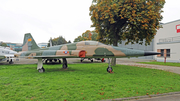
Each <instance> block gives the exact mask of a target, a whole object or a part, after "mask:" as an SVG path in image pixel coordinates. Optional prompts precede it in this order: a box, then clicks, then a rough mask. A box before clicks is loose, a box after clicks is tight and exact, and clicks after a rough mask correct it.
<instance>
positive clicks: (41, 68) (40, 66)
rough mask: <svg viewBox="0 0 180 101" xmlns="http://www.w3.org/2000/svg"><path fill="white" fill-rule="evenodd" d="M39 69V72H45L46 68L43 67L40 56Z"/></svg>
mask: <svg viewBox="0 0 180 101" xmlns="http://www.w3.org/2000/svg"><path fill="white" fill-rule="evenodd" d="M37 70H38V71H39V73H43V72H45V69H44V68H43V63H42V58H38V66H37Z"/></svg>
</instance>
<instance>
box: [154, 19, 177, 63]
mask: <svg viewBox="0 0 180 101" xmlns="http://www.w3.org/2000/svg"><path fill="white" fill-rule="evenodd" d="M179 24H180V20H176V21H173V22H169V23H165V24H163V25H162V26H163V28H161V29H159V30H158V31H157V34H156V36H155V38H154V41H155V42H154V51H157V49H170V53H171V54H170V57H167V62H180V38H179V39H178V40H177V39H176V40H175V38H178V37H180V33H177V30H176V25H179ZM167 38H168V41H166V42H160V41H159V39H167ZM155 59H156V60H157V61H164V58H163V57H157V56H155Z"/></svg>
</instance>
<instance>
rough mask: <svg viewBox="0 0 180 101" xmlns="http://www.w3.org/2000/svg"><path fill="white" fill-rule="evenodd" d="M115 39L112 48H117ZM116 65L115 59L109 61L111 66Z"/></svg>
mask: <svg viewBox="0 0 180 101" xmlns="http://www.w3.org/2000/svg"><path fill="white" fill-rule="evenodd" d="M117 42H118V41H117V39H116V40H115V41H114V42H113V46H117ZM115 65H116V58H112V59H111V66H115Z"/></svg>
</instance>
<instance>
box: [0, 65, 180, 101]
mask: <svg viewBox="0 0 180 101" xmlns="http://www.w3.org/2000/svg"><path fill="white" fill-rule="evenodd" d="M36 66H37V65H0V101H24V100H33V101H37V100H38V101H42V100H48V101H57V100H58V101H65V100H66V101H80V100H85V101H91V100H92V101H96V100H102V99H115V98H124V97H132V96H142V95H147V94H148V95H151V94H160V93H168V92H175V91H179V90H180V86H179V84H180V76H179V75H178V74H175V73H171V72H166V71H162V70H155V69H149V68H140V67H132V66H124V65H117V66H114V67H113V70H114V73H113V74H109V73H107V72H106V67H108V64H106V63H94V64H69V65H68V66H69V67H68V69H67V70H64V69H61V67H62V66H61V65H44V66H43V67H44V68H45V69H46V72H44V73H38V72H37V69H36ZM167 81H168V82H167Z"/></svg>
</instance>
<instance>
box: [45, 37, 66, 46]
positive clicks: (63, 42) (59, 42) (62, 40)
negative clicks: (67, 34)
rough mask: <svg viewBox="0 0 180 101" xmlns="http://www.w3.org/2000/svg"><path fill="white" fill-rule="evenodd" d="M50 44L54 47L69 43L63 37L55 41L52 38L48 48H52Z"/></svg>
mask: <svg viewBox="0 0 180 101" xmlns="http://www.w3.org/2000/svg"><path fill="white" fill-rule="evenodd" d="M50 42H52V46H55V45H61V44H66V43H67V41H66V39H65V38H63V37H62V36H59V37H57V38H54V39H52V38H50V40H49V43H48V47H49V46H50Z"/></svg>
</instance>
